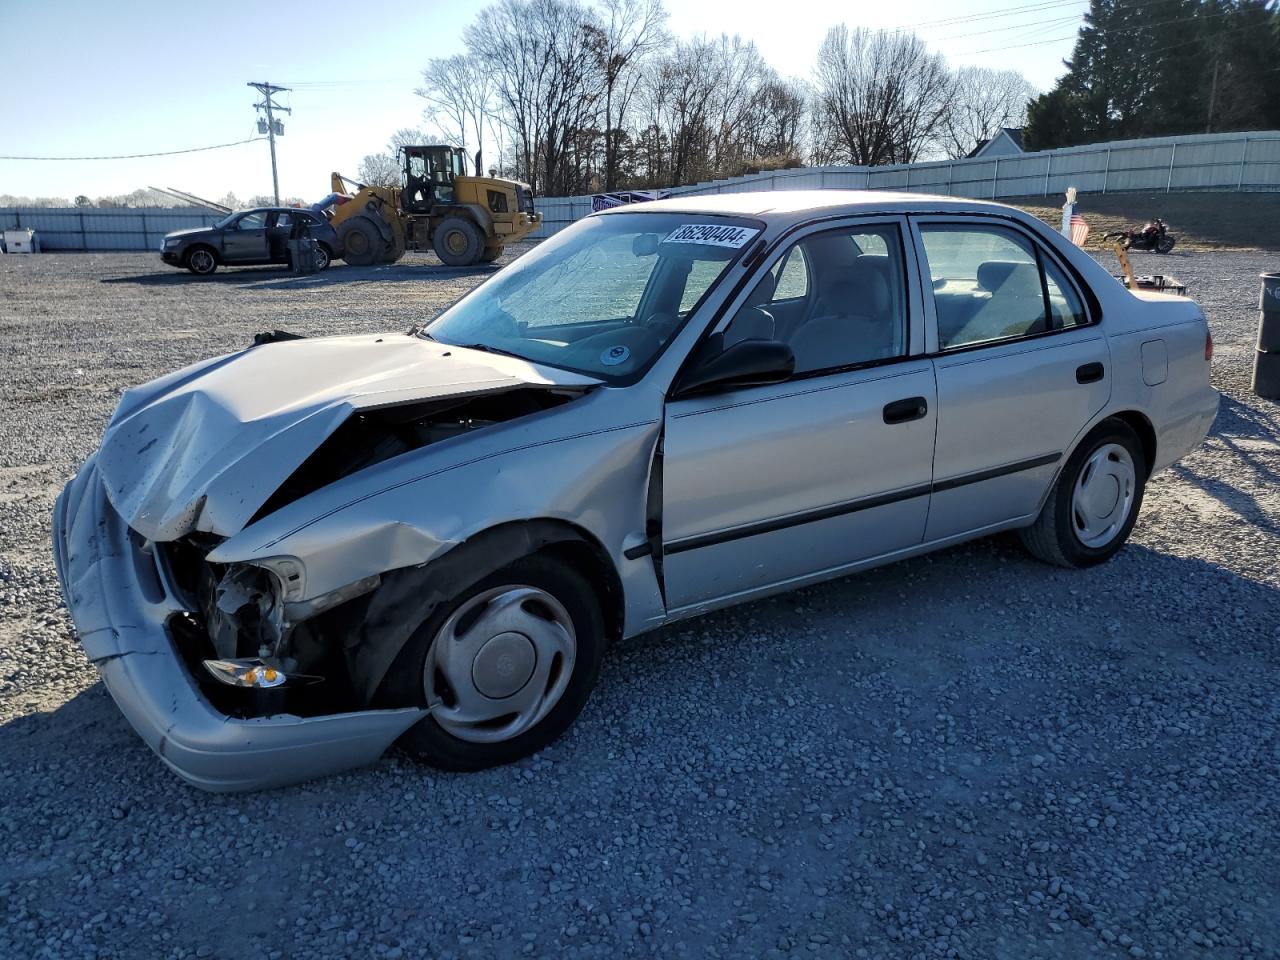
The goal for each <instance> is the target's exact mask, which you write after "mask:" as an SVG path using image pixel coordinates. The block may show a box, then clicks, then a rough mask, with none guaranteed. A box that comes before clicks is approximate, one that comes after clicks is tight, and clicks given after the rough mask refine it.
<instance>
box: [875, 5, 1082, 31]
mask: <svg viewBox="0 0 1280 960" xmlns="http://www.w3.org/2000/svg"><path fill="white" fill-rule="evenodd" d="M1085 2H1087V0H1041V2H1039V3H1026V4H1022V5H1020V6H1016V7H1005V8H1004V9H1002V10H989V11H987V12H986V13H970V14H965V15H964V16H959V17H947V18H945V19H942V20H925V21H923V22H921V23H909V24H904V25H903V26H900V27H896V28H890V29H898V30H920V29H923V28H925V27H941V26H950V25H954V24H961V23H977V22H979V21H982V20H996V19H999V18H1001V17H1009V16H1016V15H1018V14H1022V13H1042V12H1045V11H1047V10H1051V9H1053V8H1055V7H1074V6H1077V5H1079V4H1081V3H1085Z"/></svg>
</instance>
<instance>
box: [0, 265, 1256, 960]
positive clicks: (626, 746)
mask: <svg viewBox="0 0 1280 960" xmlns="http://www.w3.org/2000/svg"><path fill="white" fill-rule="evenodd" d="M1135 260H1136V261H1137V262H1138V268H1139V270H1144V269H1145V270H1150V269H1152V268H1153V267H1154V266H1155V265H1156V263H1155V261H1154V260H1153V259H1151V258H1147V257H1144V256H1143V255H1136V256H1135ZM425 263H426V258H425V257H420V258H416V259H413V258H411V259H410V260H408V261H406V262H405V263H403V264H401V265H398V266H396V267H389V268H380V269H365V270H359V269H355V268H350V267H343V266H339V267H336V268H334V269H333V270H332V271H331V272H330V273H329V274H327V275H324V276H323V277H321V278H318V279H311V280H295V279H291V278H289V277H288V276H287V275H284V274H280V273H275V272H271V271H266V270H240V271H232V272H230V273H224V274H219V275H217V276H216V277H214V278H213V279H212V280H211V281H209V282H191V281H190V280H189V279H188V278H186V277H185V275H182V274H179V273H177V272H176V271H168V270H167V269H164V268H161V266H160V265H159V263H158V262H157V258H156V257H155V256H154V255H127V254H109V255H108V254H101V255H56V254H51V255H41V256H38V257H31V258H19V257H0V343H2V344H3V348H4V349H3V354H2V355H0V783H3V790H0V916H2V917H3V922H2V925H0V957H6V958H7V957H14V958H35V957H59V958H60V957H136V958H148V960H150V958H171V957H172V958H177V957H191V956H196V957H206V956H212V957H225V958H237V960H240V958H250V960H252V958H257V957H308V958H311V957H340V956H352V957H375V958H382V957H385V958H392V957H405V958H419V957H477V958H488V957H495V956H508V955H516V956H520V955H530V956H544V957H556V958H559V957H570V956H571V957H610V958H612V957H619V956H644V955H656V956H663V957H666V956H674V957H683V956H690V957H693V956H697V957H703V956H706V957H759V956H763V957H780V956H805V957H833V958H834V957H841V958H845V957H934V956H939V957H940V956H955V957H981V958H986V957H1007V958H1011V960H1015V958H1016V960H1029V958H1036V957H1042V958H1050V957H1052V958H1058V957H1083V956H1098V957H1126V956H1127V957H1144V956H1145V957H1153V958H1158V957H1199V956H1204V957H1275V956H1278V955H1280V868H1277V863H1278V862H1280V859H1278V856H1280V841H1278V840H1277V836H1278V835H1280V800H1278V799H1277V798H1278V797H1280V740H1278V739H1277V730H1278V726H1280V693H1278V691H1280V665H1278V659H1280V658H1278V657H1277V641H1280V570H1278V569H1277V565H1276V559H1277V555H1278V552H1277V548H1278V547H1280V484H1278V483H1277V481H1278V480H1280V410H1278V409H1277V407H1276V405H1274V404H1268V403H1265V402H1262V401H1259V400H1257V399H1256V398H1253V397H1252V396H1251V395H1250V394H1249V393H1248V363H1249V354H1250V351H1251V350H1252V338H1253V330H1254V323H1255V320H1256V308H1257V291H1258V281H1257V274H1258V273H1259V271H1260V270H1262V269H1264V268H1272V269H1274V268H1276V267H1277V266H1278V265H1280V264H1278V263H1277V258H1276V256H1275V255H1266V254H1246V253H1222V252H1218V253H1197V254H1180V253H1175V254H1174V255H1173V256H1171V257H1169V258H1166V259H1162V260H1160V261H1159V266H1160V267H1163V268H1165V269H1167V270H1171V271H1174V272H1176V273H1177V274H1178V275H1180V276H1181V277H1183V278H1184V279H1186V280H1187V281H1189V282H1190V283H1191V285H1192V288H1193V292H1194V294H1195V295H1196V296H1197V297H1198V298H1199V299H1200V301H1201V302H1202V303H1203V304H1204V305H1205V307H1206V309H1207V311H1208V313H1209V316H1210V318H1211V320H1212V322H1213V325H1214V333H1215V338H1216V340H1217V355H1216V358H1215V361H1214V371H1215V372H1214V379H1215V382H1216V384H1217V385H1218V387H1219V388H1221V389H1222V390H1223V391H1224V393H1225V396H1224V401H1223V409H1222V414H1221V415H1220V417H1219V419H1218V422H1217V424H1216V425H1215V428H1214V431H1213V434H1212V436H1211V438H1210V439H1209V441H1208V442H1207V443H1206V444H1205V445H1204V446H1203V448H1202V449H1200V450H1198V451H1197V452H1196V453H1195V454H1193V455H1192V456H1190V457H1189V458H1187V459H1186V460H1185V461H1183V462H1182V463H1181V464H1179V465H1178V466H1177V467H1176V468H1175V469H1173V470H1171V471H1168V472H1166V473H1165V474H1164V475H1163V476H1161V477H1159V478H1158V479H1156V480H1155V481H1154V482H1153V483H1152V485H1151V488H1150V490H1149V492H1148V495H1147V501H1146V505H1145V507H1144V510H1143V514H1142V519H1141V521H1140V522H1139V524H1138V527H1137V529H1136V531H1135V533H1134V538H1133V543H1132V545H1131V546H1129V547H1128V548H1127V549H1125V550H1124V551H1123V552H1122V553H1121V554H1120V555H1119V556H1118V557H1117V558H1116V559H1115V560H1114V561H1113V562H1111V563H1109V564H1107V565H1106V566H1104V567H1102V568H1100V569H1095V570H1091V571H1087V572H1068V571H1063V570H1057V569H1053V568H1050V567H1047V566H1043V565H1040V564H1038V563H1035V562H1033V561H1032V560H1030V559H1028V558H1027V557H1026V556H1025V555H1024V554H1022V553H1021V552H1020V550H1019V549H1018V548H1017V547H1016V545H1014V544H1013V543H1012V542H1011V540H1009V539H1007V538H1006V539H995V540H990V541H982V542H979V543H976V544H973V545H970V546H966V547H961V548H958V549H953V550H949V551H946V552H944V553H940V554H935V555H934V556H932V557H928V558H922V559H919V560H915V561H910V562H906V563H900V564H897V565H895V566H892V567H888V568H884V569H881V570H877V571H873V572H870V573H866V574H863V575H859V576H855V577H850V578H848V579H844V580H840V581H837V582H835V583H831V584H827V585H824V586H820V587H815V588H811V589H807V590H803V591H800V592H798V593H794V594H791V595H787V596H784V597H780V598H777V599H773V600H769V601H764V602H759V603H754V604H750V605H747V606H744V607H740V608H737V609H735V610H731V611H728V612H724V613H719V614H715V615H710V616H706V617H703V618H701V619H698V620H694V621H691V622H688V623H685V624H682V625H679V626H677V627H674V628H671V629H667V630H663V631H660V632H658V633H655V634H652V635H650V636H647V637H644V638H640V639H638V640H636V641H633V642H630V643H627V644H624V645H621V646H619V647H618V648H616V649H615V650H613V651H612V652H611V653H610V655H609V656H608V658H607V661H606V663H605V668H604V672H603V676H602V677H601V682H600V687H599V689H598V691H597V693H596V694H595V696H594V697H593V698H592V700H591V702H590V704H589V705H588V707H587V709H586V711H585V712H584V714H583V716H582V718H581V720H580V721H579V723H578V724H577V726H576V727H575V728H574V730H573V731H572V732H571V733H570V734H569V735H568V736H567V737H565V738H564V739H563V740H562V741H561V742H559V743H558V744H556V745H555V746H554V747H553V748H552V749H550V750H548V751H547V752H545V753H544V754H542V755H540V756H538V757H536V758H534V759H532V760H530V761H528V762H525V763H522V764H519V765H517V766H512V767H507V768H504V769H500V770H494V771H490V772H487V773H483V774H475V775H465V776H455V775H442V774H438V773H434V772H431V771H429V770H425V769H421V768H419V767H417V766H415V765H414V764H412V763H411V762H409V761H407V760H405V759H404V758H402V757H399V756H396V755H391V756H388V757H387V758H385V759H384V760H383V761H382V762H381V763H379V764H378V765H376V766H375V767H372V768H369V769H366V770H363V771H358V772H355V773H352V774H349V775H346V776H340V777H335V778H331V779H328V780H324V781H320V782H315V783H312V784H308V785H305V786H301V787H297V788H292V789H285V790H278V791H274V792H269V793H263V794H257V795H249V796H235V797H218V796H210V795H207V794H202V793H199V792H196V791H194V790H192V789H189V788H187V787H186V786H184V785H182V784H181V782H179V781H178V780H177V779H176V778H175V777H174V776H172V775H171V774H169V773H168V772H166V771H165V769H164V767H163V766H162V765H161V764H160V762H159V761H158V760H157V759H156V758H155V757H154V756H152V755H151V753H150V752H149V751H148V750H147V749H146V747H145V746H144V745H143V744H142V742H141V741H140V740H139V739H138V738H137V737H136V736H135V735H134V734H133V733H132V732H131V731H130V730H129V728H128V727H127V725H126V723H125V721H124V719H123V718H122V717H121V716H120V714H119V713H118V711H117V710H116V708H115V707H114V705H113V704H112V703H111V701H110V698H109V697H108V696H107V694H106V693H105V691H104V690H103V688H102V686H101V684H99V683H98V682H96V676H95V674H94V672H93V670H92V669H91V668H90V667H89V666H88V665H87V664H86V662H85V660H84V657H83V655H82V653H81V652H80V650H79V648H78V647H77V645H76V643H75V640H74V638H73V636H72V634H71V630H70V625H69V621H68V619H67V617H66V613H65V610H64V609H63V607H62V604H61V602H60V600H59V596H58V590H57V585H56V581H55V577H54V572H53V566H52V563H51V561H50V559H49V547H48V541H49V511H50V509H51V506H52V503H53V498H54V496H55V494H56V492H57V490H58V489H59V488H60V486H61V485H62V483H63V482H64V481H65V479H66V478H67V477H68V476H69V475H70V474H71V472H72V471H73V469H74V468H75V466H76V464H77V463H78V462H79V461H80V460H81V459H82V458H83V457H84V456H85V455H86V454H88V453H89V452H90V451H91V450H92V449H93V447H94V446H95V444H96V442H97V439H98V436H99V435H100V433H101V430H102V427H103V425H104V423H105V421H106V418H107V416H108V414H109V413H110V411H111V408H112V406H113V404H114V402H115V400H116V397H117V396H118V393H119V391H120V390H121V389H122V388H123V387H125V386H127V385H129V384H132V383H136V382H138V381H142V380H146V379H149V378H151V377H153V376H156V375H158V374H161V373H163V372H165V371H167V370H170V369H172V368H174V367H176V366H178V365H180V364H183V363H186V362H189V361H191V360H194V359H196V358H199V357H202V356H205V355H209V354H212V353H215V352H222V351H225V350H228V349H231V348H234V347H237V346H239V345H242V344H243V343H245V342H246V341H247V340H248V338H249V337H250V336H251V335H252V334H253V333H254V332H256V331H258V330H262V329H269V328H274V327H283V328H286V329H292V330H297V331H300V332H304V333H321V332H329V331H332V332H338V331H344V332H345V331H361V330H378V329H388V328H390V329H403V328H405V327H407V326H408V325H409V324H410V323H411V322H413V321H414V320H416V319H420V318H422V317H423V316H425V315H428V314H430V313H432V312H434V311H435V310H436V309H438V308H439V307H440V306H441V305H443V304H444V303H445V302H447V301H449V300H451V299H452V298H454V297H456V296H457V295H458V294H459V293H461V292H463V291H464V290H465V289H467V287H469V286H470V284H472V283H473V282H474V280H475V278H476V276H478V275H479V274H477V273H475V272H470V273H469V272H466V271H461V272H459V271H454V272H451V273H449V274H446V275H443V276H442V275H441V274H440V273H432V272H429V271H427V270H426V269H424V264H425Z"/></svg>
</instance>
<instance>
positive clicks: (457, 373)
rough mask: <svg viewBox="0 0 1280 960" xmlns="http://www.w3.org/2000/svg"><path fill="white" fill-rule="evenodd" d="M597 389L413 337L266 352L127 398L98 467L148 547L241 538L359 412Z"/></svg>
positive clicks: (276, 346) (557, 373)
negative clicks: (527, 391)
mask: <svg viewBox="0 0 1280 960" xmlns="http://www.w3.org/2000/svg"><path fill="white" fill-rule="evenodd" d="M597 382H598V381H596V380H593V379H592V378H590V377H585V376H581V375H578V374H573V373H568V372H566V371H562V370H556V369H554V368H547V367H542V366H538V365H535V364H532V363H528V362H526V361H523V360H518V359H515V358H510V357H502V356H496V355H491V354H485V353H480V352H478V351H474V350H466V349H463V348H459V347H451V346H447V345H445V344H440V343H434V342H431V341H427V340H423V339H420V338H417V337H411V336H405V335H403V334H382V335H366V336H352V337H324V338H317V339H301V340H291V341H285V342H279V343H271V344H265V345H263V346H259V347H254V348H252V349H249V350H246V351H244V352H242V353H238V354H233V355H231V356H229V357H224V358H221V359H218V360H213V361H206V362H205V363H204V364H199V365H196V366H195V367H192V368H189V369H188V370H186V371H181V372H179V373H178V374H171V375H170V376H169V377H166V378H163V379H162V380H160V381H156V382H154V383H152V384H147V385H143V386H141V387H137V388H135V389H133V390H129V391H127V392H126V393H125V395H124V397H123V398H122V400H121V402H120V407H119V409H118V410H117V411H116V415H115V417H114V418H113V420H112V422H111V424H110V425H109V426H108V427H107V431H106V434H105V435H104V436H103V440H102V447H101V450H100V451H99V454H98V460H97V467H98V472H99V474H100V476H101V477H102V479H103V481H104V483H105V485H106V491H107V497H108V498H109V499H110V501H111V503H112V506H114V507H115V509H116V510H117V511H118V512H119V513H120V515H121V516H122V517H123V518H124V520H125V522H126V523H128V524H129V526H130V527H132V528H133V529H134V530H136V531H137V532H138V533H140V534H142V535H143V536H144V537H147V538H148V539H150V540H155V541H169V540H174V539H176V538H178V537H181V536H183V535H185V534H187V533H191V532H193V531H207V532H210V533H215V534H219V535H222V536H230V535H231V534H233V533H236V532H238V531H239V530H240V529H242V528H243V527H244V526H245V524H246V523H248V521H249V519H250V518H251V517H252V516H253V515H254V513H256V512H257V510H258V508H259V507H260V506H262V504H263V503H265V502H266V500H267V498H268V497H270V496H271V494H272V493H273V492H275V490H276V489H277V488H278V487H279V486H280V484H281V483H283V482H284V481H285V479H286V478H288V476H289V475H290V474H291V473H292V472H293V471H294V470H295V469H297V467H298V466H299V465H300V464H301V463H302V462H303V461H304V460H305V459H306V458H307V456H308V455H309V454H310V453H311V452H312V451H314V450H315V449H316V447H318V446H319V445H320V444H321V442H323V441H324V439H325V438H326V437H328V436H329V434H330V433H332V432H333V431H334V430H335V429H337V428H338V426H339V425H340V424H342V422H343V421H345V420H346V419H347V418H348V417H349V416H350V415H351V413H352V412H353V411H354V410H358V409H365V408H372V407H382V406H391V405H394V404H400V403H409V402H414V401H420V400H434V399H440V398H445V397H450V396H465V395H471V394H478V393H488V392H499V391H503V390H507V389H512V388H516V387H525V386H537V385H545V386H548V387H587V386H591V385H594V384H596V383H597Z"/></svg>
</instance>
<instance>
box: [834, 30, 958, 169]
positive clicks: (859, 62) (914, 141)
mask: <svg viewBox="0 0 1280 960" xmlns="http://www.w3.org/2000/svg"><path fill="white" fill-rule="evenodd" d="M814 80H815V86H816V95H815V100H814V108H815V111H816V114H817V115H816V117H815V122H816V123H817V124H818V125H819V126H829V127H830V129H831V134H832V136H831V139H830V141H829V142H828V143H827V144H825V146H824V150H826V151H829V152H830V153H831V154H832V155H833V158H834V159H838V160H843V161H846V162H850V163H858V164H867V165H875V164H885V163H911V162H913V161H915V160H916V159H918V158H919V156H920V154H921V152H922V151H923V150H924V149H925V147H926V146H927V145H928V144H929V143H930V142H931V141H933V140H935V139H936V138H937V135H938V132H939V130H940V129H941V126H942V124H943V121H944V120H945V118H946V115H947V110H948V107H949V105H950V103H951V96H952V79H951V75H950V73H949V72H948V71H947V67H946V63H945V62H944V61H943V59H942V57H941V56H939V55H938V54H933V53H930V52H929V50H928V48H927V47H926V46H925V44H924V41H922V40H921V39H920V38H919V37H917V36H915V35H914V34H911V33H902V32H890V31H885V30H877V31H870V30H865V29H862V28H859V29H857V30H853V31H850V30H849V28H848V27H845V26H838V27H832V28H831V29H830V30H829V31H827V35H826V38H825V39H824V40H823V41H822V46H821V47H820V48H819V50H818V62H817V67H816V69H815V72H814Z"/></svg>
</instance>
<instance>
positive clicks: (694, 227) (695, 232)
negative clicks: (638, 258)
mask: <svg viewBox="0 0 1280 960" xmlns="http://www.w3.org/2000/svg"><path fill="white" fill-rule="evenodd" d="M759 232H760V231H759V230H757V229H756V228H755V227H735V226H731V225H728V224H723V223H685V224H682V225H680V226H678V227H676V228H675V229H674V230H672V231H671V232H670V233H669V234H667V235H666V237H665V238H663V241H662V242H663V243H701V244H703V245H705V246H710V247H729V248H731V249H734V250H736V249H738V248H739V247H741V246H742V245H743V244H745V243H746V242H747V241H748V240H750V239H751V238H752V237H754V236H755V235H756V234H757V233H759Z"/></svg>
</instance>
